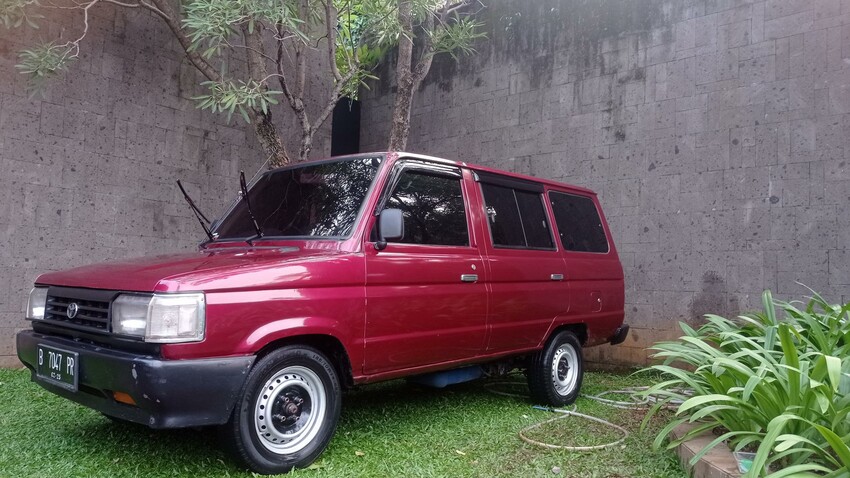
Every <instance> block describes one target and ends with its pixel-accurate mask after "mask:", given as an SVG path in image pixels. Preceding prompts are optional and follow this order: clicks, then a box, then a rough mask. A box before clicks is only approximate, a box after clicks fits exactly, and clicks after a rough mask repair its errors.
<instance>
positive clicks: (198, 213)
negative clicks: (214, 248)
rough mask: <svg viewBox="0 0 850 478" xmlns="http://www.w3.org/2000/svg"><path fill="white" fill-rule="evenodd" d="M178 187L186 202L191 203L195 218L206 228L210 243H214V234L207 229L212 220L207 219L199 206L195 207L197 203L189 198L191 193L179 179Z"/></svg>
mask: <svg viewBox="0 0 850 478" xmlns="http://www.w3.org/2000/svg"><path fill="white" fill-rule="evenodd" d="M177 186H178V187H180V192H182V193H183V197H184V198H186V202H187V203H189V207H191V208H192V212H194V213H195V217H196V218H198V222H199V223H200V224H201V227H203V228H204V232H206V233H207V237H209V238H210V242H212V241H214V240H215V239H214V238H213V235H212V232H211V231H210V228H209V227H207V225H208V224H210V220H209V219H207V216H204V213H202V212H201V210H200V209H198V206H195V201H192V198H190V197H189V193H187V192H186V189H184V188H183V183H181V182H180V180H179V179H178V180H177ZM204 221H206V224H204Z"/></svg>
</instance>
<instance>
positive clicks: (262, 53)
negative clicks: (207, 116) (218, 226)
mask: <svg viewBox="0 0 850 478" xmlns="http://www.w3.org/2000/svg"><path fill="white" fill-rule="evenodd" d="M60 1H65V2H67V3H66V4H56V3H51V4H50V5H45V6H44V7H43V8H65V9H72V10H78V11H80V12H81V17H82V22H81V25H80V33H79V34H78V35H76V36H74V37H73V39H71V40H69V41H66V42H64V43H60V42H55V41H54V42H48V43H44V44H41V45H38V46H35V47H32V48H29V49H26V50H23V51H22V52H20V63H19V64H18V65H17V67H18V68H19V69H20V70H21V72H22V73H25V74H27V75H29V77H30V80H31V86H32V88H33V89H34V91H37V90H38V89H40V88H43V87H44V86H45V83H46V81H47V80H49V79H50V78H53V77H55V76H57V75H60V74H62V73H64V72H65V71H66V69H67V66H68V64H69V63H70V62H72V61H73V60H75V59H76V58H77V57H78V56H79V54H80V50H81V48H84V47H85V46H84V40H85V38H86V35H87V34H88V31H89V18H90V11H91V10H92V9H93V8H97V7H99V6H101V5H103V4H112V5H114V6H117V7H120V8H126V9H139V10H149V11H151V12H153V13H154V14H156V15H157V16H158V17H159V18H160V19H162V21H164V22H165V24H166V25H167V26H168V28H169V30H170V31H171V33H172V34H173V35H174V37H175V38H176V40H177V41H178V43H179V44H180V47H181V48H182V49H183V51H184V52H185V55H186V58H187V59H188V60H189V62H190V63H191V64H192V65H193V66H194V67H195V68H196V69H197V70H198V71H199V72H200V73H201V75H203V77H204V78H205V81H204V82H203V83H202V84H203V86H204V87H205V88H206V92H205V93H204V94H202V95H200V96H198V97H196V98H195V100H197V106H198V107H200V108H203V109H210V110H212V111H213V112H220V113H224V114H226V115H227V116H228V119H229V118H230V117H231V116H233V115H234V113H238V116H240V117H242V118H243V119H244V120H245V121H246V122H249V123H251V124H252V125H253V127H254V131H255V133H256V136H257V138H258V140H259V143H260V144H261V145H262V147H263V149H264V150H265V151H266V153H267V154H268V155H269V157H270V161H269V166H270V167H277V166H282V165H285V164H287V163H289V162H290V161H291V160H292V159H297V160H304V159H307V158H308V156H309V154H310V151H311V150H312V147H313V136H314V134H315V133H316V132H317V131H318V130H319V129H320V128H321V127H322V125H323V124H324V123H325V122H326V121H327V119H328V117H329V116H330V114H331V112H332V111H333V108H334V106H335V105H336V103H337V102H338V101H339V100H340V98H342V97H343V96H345V95H353V94H356V91H357V88H358V87H359V85H360V84H361V83H362V82H363V80H364V79H366V78H369V77H371V74H370V70H371V68H372V67H373V66H374V65H375V64H376V63H377V61H378V59H380V57H381V56H382V55H383V53H384V52H386V51H388V49H389V48H390V47H392V46H393V45H396V44H398V45H399V50H398V51H399V64H400V65H401V64H402V63H404V64H406V65H411V63H410V62H411V61H412V58H413V55H412V53H413V50H414V43H415V42H416V39H417V38H422V40H423V41H422V44H421V46H420V48H419V51H420V55H419V60H418V63H417V65H416V67H415V69H414V70H412V72H411V70H410V68H408V72H410V73H409V74H408V75H399V78H400V81H399V92H400V94H399V97H400V98H403V99H404V101H401V102H400V101H398V100H397V101H396V109H398V108H404V111H403V112H402V113H401V114H398V112H397V111H394V112H393V118H394V120H393V131H394V132H395V131H396V126H395V125H396V121H395V118H396V117H399V118H402V119H403V120H404V121H400V122H399V124H402V126H403V124H406V126H403V127H400V128H399V130H398V131H399V133H398V134H396V133H394V134H393V138H401V136H400V135H401V134H403V137H404V138H403V140H401V139H396V140H395V141H393V142H391V143H390V144H391V146H393V147H392V148H391V149H396V150H398V149H402V148H403V147H404V144H405V143H406V138H407V134H408V131H409V121H410V103H411V101H412V95H413V92H414V91H415V89H416V88H417V87H418V85H419V84H420V83H421V81H422V78H424V76H425V74H427V72H428V69H429V68H430V63H431V59H432V58H433V56H434V55H436V54H439V53H442V52H446V53H450V54H452V55H453V56H454V55H455V54H456V53H457V52H470V51H471V47H470V44H471V42H472V41H473V40H474V38H476V37H477V36H479V34H477V33H476V28H477V26H478V23H475V22H473V21H471V20H469V19H468V18H467V17H465V16H461V15H460V14H459V11H460V10H461V9H462V8H463V7H465V6H467V5H468V4H469V3H471V2H470V1H469V0H465V1H460V2H449V1H446V0H186V1H183V2H180V3H178V2H176V1H174V0H85V1H83V2H79V1H78V0H60ZM39 7H40V5H38V0H0V21H3V23H4V24H5V25H6V27H8V28H15V27H19V26H22V25H23V24H28V25H30V26H33V27H36V26H37V21H38V19H39V18H40V16H39V14H38V9H39ZM417 35H419V37H417ZM322 52H324V53H322ZM236 56H240V57H241V58H242V59H244V60H245V61H244V64H245V65H247V66H246V67H245V68H240V67H233V66H232V65H235V64H239V62H235V61H230V60H232V59H234V57H236ZM321 57H324V60H323V61H317V60H319V59H320V58H321ZM398 71H399V72H402V67H401V66H399V69H398ZM321 75H328V76H329V77H330V78H332V79H333V85H332V87H331V88H330V90H329V91H324V92H321V95H323V98H322V99H321V100H320V101H319V103H320V108H319V109H318V111H317V112H313V114H312V115H311V112H310V111H308V108H307V102H308V95H310V94H315V93H316V92H315V91H308V88H307V77H308V76H321ZM408 77H410V79H411V80H412V81H408V79H407V78H408ZM402 80H403V81H402ZM280 97H282V98H283V99H284V103H285V104H286V105H287V106H288V107H289V108H288V109H289V111H290V112H291V114H292V115H293V116H294V118H295V120H296V122H297V124H298V125H299V126H300V133H301V134H300V138H299V141H298V144H297V150H298V153H297V155H296V156H295V157H294V158H293V157H292V156H291V155H290V153H289V150H290V149H296V148H291V147H290V148H288V147H287V144H286V143H285V142H284V141H283V139H282V137H281V135H280V133H279V128H278V126H277V125H276V124H275V122H274V121H273V116H272V108H271V105H275V104H277V103H278V101H279V100H278V98H280ZM405 121H406V123H405Z"/></svg>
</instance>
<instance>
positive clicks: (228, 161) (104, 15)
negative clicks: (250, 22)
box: [0, 4, 330, 366]
mask: <svg viewBox="0 0 850 478" xmlns="http://www.w3.org/2000/svg"><path fill="white" fill-rule="evenodd" d="M44 13H45V15H46V16H47V17H46V18H45V19H44V20H42V21H40V22H39V24H40V29H38V30H33V29H31V28H25V27H24V28H20V29H15V30H7V29H5V28H4V27H2V26H0V366H17V365H18V364H19V362H18V361H17V358H16V357H15V355H14V352H15V351H14V333H15V332H16V331H17V330H20V329H21V328H24V327H26V322H25V321H24V320H23V312H24V309H25V307H26V298H27V294H28V292H29V290H30V287H31V286H32V283H33V281H34V279H35V278H36V277H37V276H38V275H39V274H41V273H43V272H47V271H51V270H59V269H65V268H68V267H73V266H77V265H82V264H86V263H91V262H96V261H101V260H108V259H115V258H122V257H130V256H140V255H145V254H154V253H165V252H178V251H189V250H193V249H194V248H195V247H196V245H197V244H198V242H200V241H201V240H202V239H203V238H204V233H203V231H202V230H201V228H200V226H199V225H198V224H197V222H196V220H195V218H194V217H193V216H192V214H191V212H190V210H189V209H188V206H187V205H186V204H185V203H184V201H183V198H182V196H181V195H180V193H179V190H178V189H177V187H176V185H175V181H176V180H177V179H181V180H183V182H184V183H185V184H186V187H187V189H188V191H189V193H190V194H191V195H192V196H193V198H194V199H195V202H196V203H197V204H198V205H199V206H200V207H201V209H202V210H204V211H205V212H207V213H208V215H212V216H216V215H218V214H221V213H222V212H223V210H224V208H225V207H226V205H227V204H229V202H230V200H231V199H232V198H234V197H235V194H236V191H237V189H238V173H239V170H240V169H244V170H245V172H246V175H248V176H249V177H251V176H252V175H253V174H254V173H255V172H256V171H257V170H258V169H259V168H260V167H261V165H262V163H263V162H264V161H265V159H266V156H265V154H263V152H262V150H261V148H260V147H259V145H258V144H257V142H256V140H255V136H254V133H253V130H252V128H251V127H249V126H246V125H245V124H244V123H242V122H241V120H238V121H233V122H231V123H229V124H228V123H227V122H226V121H225V119H224V117H222V116H219V115H212V114H210V113H208V112H202V111H199V110H197V109H196V108H195V107H194V104H193V102H192V101H191V99H190V98H191V97H192V96H195V95H197V94H199V92H200V91H201V90H200V89H199V86H198V84H199V82H200V81H201V80H202V79H201V77H200V76H199V75H198V74H197V73H196V72H195V70H194V69H193V68H192V67H191V65H189V64H188V63H187V61H186V60H185V58H184V56H183V55H182V54H181V50H180V47H179V45H178V44H177V42H176V41H175V40H173V36H172V35H171V33H170V31H169V30H168V28H167V27H166V26H165V24H164V23H163V22H162V21H161V20H159V19H158V18H157V17H155V16H153V15H151V14H148V13H146V12H144V11H139V10H135V9H121V8H115V7H113V6H112V5H108V4H102V5H99V6H97V7H95V8H93V9H92V10H91V13H92V18H91V24H92V28H91V30H90V31H89V33H88V35H87V37H86V38H85V40H84V41H83V43H82V49H81V56H80V59H79V60H77V61H76V62H74V63H73V64H72V66H71V68H70V71H68V72H67V74H65V75H64V77H63V78H61V79H58V80H55V81H53V82H52V83H50V86H48V88H47V89H46V91H45V95H44V96H43V97H41V96H36V97H33V98H30V97H29V95H28V94H27V92H26V87H25V81H24V80H25V78H24V76H23V75H20V74H19V73H18V72H17V70H16V69H15V68H14V65H15V63H17V62H18V59H17V52H18V51H19V50H21V49H23V48H27V47H32V46H33V45H35V44H37V43H38V42H40V41H47V40H56V39H60V38H61V39H67V38H70V37H76V36H77V35H79V32H80V28H81V25H82V16H81V15H80V14H79V12H68V11H66V10H50V9H46V10H45V11H44ZM231 61H234V62H236V61H238V59H237V58H234V59H232V60H231ZM328 87H329V82H328V80H327V79H325V78H323V77H322V76H318V75H317V76H316V77H312V78H310V89H311V91H312V90H316V91H324V90H325V89H327V88H328ZM315 106H316V105H310V107H311V108H315ZM275 114H276V116H275V118H276V123H277V124H278V125H279V126H283V127H281V128H280V130H281V131H292V132H296V131H297V128H292V127H289V126H291V125H293V124H294V122H292V121H289V120H288V119H287V118H289V117H288V116H287V115H288V114H289V112H288V111H284V110H282V109H281V110H279V111H276V112H275ZM291 144H292V143H291ZM295 144H297V143H295ZM290 150H293V148H292V147H290ZM295 150H296V151H297V148H295ZM329 152H330V128H329V125H328V126H327V127H326V128H324V129H323V130H322V131H321V132H320V133H319V134H317V137H316V138H315V141H314V154H315V155H317V156H324V155H327V154H329Z"/></svg>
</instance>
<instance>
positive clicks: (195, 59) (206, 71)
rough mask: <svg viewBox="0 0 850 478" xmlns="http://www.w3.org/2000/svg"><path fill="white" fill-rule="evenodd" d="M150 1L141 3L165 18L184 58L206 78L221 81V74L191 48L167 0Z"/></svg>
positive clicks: (190, 42)
mask: <svg viewBox="0 0 850 478" xmlns="http://www.w3.org/2000/svg"><path fill="white" fill-rule="evenodd" d="M151 2H152V3H153V5H151V4H150V3H147V2H145V1H144V0H142V1H141V4H142V5H144V6H145V7H147V8H149V9H150V10H151V11H153V12H154V13H156V14H157V15H159V16H160V17H161V18H162V19H163V20H165V24H166V25H168V28H170V29H171V32H172V33H173V34H174V36H175V37H176V38H177V41H178V42H180V46H181V47H183V51H185V52H186V58H188V59H189V61H191V62H192V64H193V65H195V68H197V69H198V71H200V72H201V74H203V75H204V76H205V77H206V78H207V79H208V80H210V81H221V75H219V74H218V72H217V71H215V68H213V67H212V65H210V64H209V63H208V62H207V61H206V60H205V59H204V58H203V57H202V56H201V55H200V54H198V52H196V51H193V50H192V49H191V48H192V41H191V40H189V37H188V36H186V32H185V31H183V27H182V26H181V25H180V22H179V21H178V20H177V19H176V15H175V12H174V9H173V8H172V7H171V4H169V3H168V0H151Z"/></svg>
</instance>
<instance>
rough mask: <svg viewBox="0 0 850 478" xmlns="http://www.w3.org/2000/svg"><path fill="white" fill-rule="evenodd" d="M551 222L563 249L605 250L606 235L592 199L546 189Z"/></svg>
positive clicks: (601, 251)
mask: <svg viewBox="0 0 850 478" xmlns="http://www.w3.org/2000/svg"><path fill="white" fill-rule="evenodd" d="M549 200H550V201H552V211H553V212H554V213H555V223H556V224H557V225H558V234H559V235H560V236H561V244H562V245H563V247H564V249H566V250H568V251H576V252H599V253H606V252H608V238H607V237H605V228H604V227H602V219H600V218H599V211H597V210H596V204H594V203H593V200H592V199H590V198H589V197H585V196H576V195H574V194H566V193H558V192H554V191H552V192H549Z"/></svg>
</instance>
